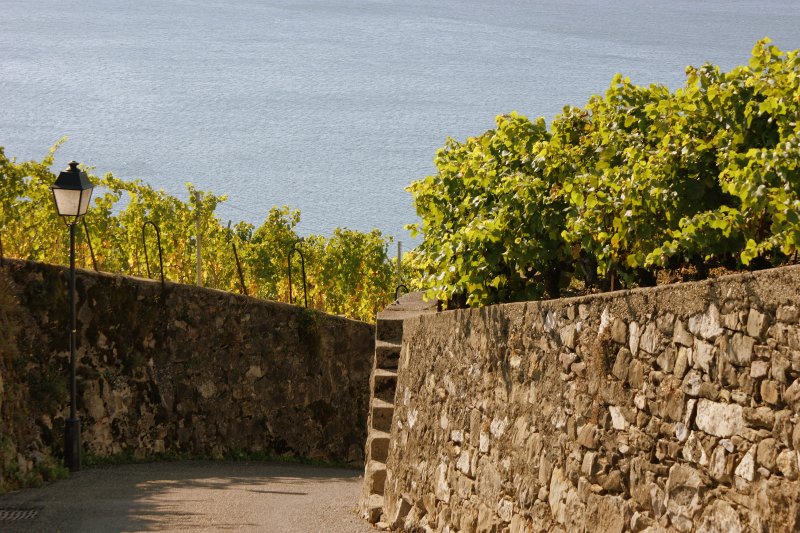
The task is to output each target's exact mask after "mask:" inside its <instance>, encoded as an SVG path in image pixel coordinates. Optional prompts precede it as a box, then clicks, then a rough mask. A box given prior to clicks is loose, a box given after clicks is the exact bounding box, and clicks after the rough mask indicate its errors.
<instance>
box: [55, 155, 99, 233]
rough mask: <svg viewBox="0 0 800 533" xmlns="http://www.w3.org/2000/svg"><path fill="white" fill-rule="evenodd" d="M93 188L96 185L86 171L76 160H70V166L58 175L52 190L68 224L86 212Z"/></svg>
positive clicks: (74, 221) (58, 207)
mask: <svg viewBox="0 0 800 533" xmlns="http://www.w3.org/2000/svg"><path fill="white" fill-rule="evenodd" d="M92 189H94V186H93V185H92V182H91V181H89V177H88V176H87V175H86V172H83V171H82V170H80V169H79V168H78V163H77V162H75V161H70V163H69V168H68V169H66V170H64V171H63V172H61V174H59V175H58V179H57V180H56V182H55V183H54V184H53V186H52V187H50V190H52V191H53V198H54V199H55V201H56V209H57V210H58V214H59V215H61V216H62V217H64V218H65V220H66V221H67V224H74V223H76V222H77V221H78V217H81V216H83V215H85V214H86V210H87V209H88V208H89V200H91V198H92Z"/></svg>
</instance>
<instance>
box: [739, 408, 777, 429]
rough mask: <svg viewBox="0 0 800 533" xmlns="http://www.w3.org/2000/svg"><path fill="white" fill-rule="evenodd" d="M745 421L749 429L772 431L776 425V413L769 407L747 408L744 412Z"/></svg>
mask: <svg viewBox="0 0 800 533" xmlns="http://www.w3.org/2000/svg"><path fill="white" fill-rule="evenodd" d="M742 414H743V415H744V421H745V422H746V423H747V425H748V426H749V427H753V428H763V429H768V430H769V431H772V427H773V425H774V424H775V412H774V411H773V410H772V409H771V408H769V407H765V406H762V407H756V408H753V407H745V408H744V410H743V411H742Z"/></svg>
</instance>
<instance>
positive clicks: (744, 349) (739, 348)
mask: <svg viewBox="0 0 800 533" xmlns="http://www.w3.org/2000/svg"><path fill="white" fill-rule="evenodd" d="M755 343H756V340H755V339H754V338H752V337H748V336H747V335H742V334H741V333H735V334H734V335H733V338H731V340H730V342H728V349H727V350H726V352H725V354H726V356H727V360H728V361H729V362H730V363H731V364H733V365H736V366H746V365H748V364H750V361H751V360H752V359H753V346H755Z"/></svg>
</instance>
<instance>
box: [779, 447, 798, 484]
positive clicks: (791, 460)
mask: <svg viewBox="0 0 800 533" xmlns="http://www.w3.org/2000/svg"><path fill="white" fill-rule="evenodd" d="M798 455H799V454H798V452H796V451H794V450H783V451H781V452H780V453H779V454H778V456H777V457H776V459H775V464H776V466H777V468H778V471H780V473H781V475H783V476H784V477H785V478H786V479H789V480H791V481H795V480H797V478H798V466H797V463H798Z"/></svg>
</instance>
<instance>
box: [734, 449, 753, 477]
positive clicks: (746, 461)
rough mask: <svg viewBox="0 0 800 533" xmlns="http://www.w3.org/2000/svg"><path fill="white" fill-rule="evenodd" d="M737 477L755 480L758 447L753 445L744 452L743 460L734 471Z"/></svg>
mask: <svg viewBox="0 0 800 533" xmlns="http://www.w3.org/2000/svg"><path fill="white" fill-rule="evenodd" d="M734 473H735V474H736V476H737V477H739V478H741V479H743V480H745V481H753V479H755V475H756V447H755V446H752V447H751V448H750V449H749V450H748V451H747V453H745V454H744V457H742V460H741V461H739V464H738V465H737V466H736V470H735V471H734Z"/></svg>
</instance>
